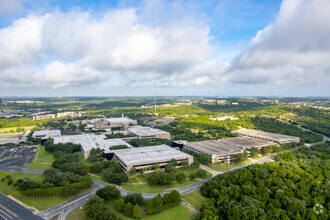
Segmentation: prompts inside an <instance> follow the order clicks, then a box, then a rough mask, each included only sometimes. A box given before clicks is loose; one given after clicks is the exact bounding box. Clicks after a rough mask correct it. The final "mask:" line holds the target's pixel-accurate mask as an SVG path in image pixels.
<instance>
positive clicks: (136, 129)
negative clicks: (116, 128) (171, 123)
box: [128, 125, 171, 141]
mask: <svg viewBox="0 0 330 220" xmlns="http://www.w3.org/2000/svg"><path fill="white" fill-rule="evenodd" d="M128 131H129V132H130V133H131V134H133V135H135V136H137V137H138V138H140V139H149V140H150V141H154V140H155V139H156V138H161V139H168V140H169V139H170V138H171V134H170V133H169V132H167V131H162V130H160V129H157V128H150V127H142V126H139V125H138V126H132V127H128Z"/></svg>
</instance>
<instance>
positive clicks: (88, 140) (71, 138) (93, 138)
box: [54, 134, 132, 152]
mask: <svg viewBox="0 0 330 220" xmlns="http://www.w3.org/2000/svg"><path fill="white" fill-rule="evenodd" d="M58 143H74V144H80V145H81V147H82V148H83V150H84V151H85V152H88V151H91V150H92V149H93V148H95V149H96V148H100V149H101V150H108V149H109V148H111V147H112V146H117V145H126V146H127V147H129V148H132V146H131V145H130V144H128V143H127V142H125V141H123V140H122V139H120V138H114V139H106V136H104V135H94V134H81V135H67V136H60V137H54V144H58Z"/></svg>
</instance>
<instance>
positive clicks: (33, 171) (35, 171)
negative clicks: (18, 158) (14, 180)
mask: <svg viewBox="0 0 330 220" xmlns="http://www.w3.org/2000/svg"><path fill="white" fill-rule="evenodd" d="M0 170H5V171H12V172H19V173H31V174H38V175H42V174H43V173H44V171H43V170H31V169H26V168H16V167H5V166H0Z"/></svg>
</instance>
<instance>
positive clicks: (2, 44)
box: [0, 0, 330, 95]
mask: <svg viewBox="0 0 330 220" xmlns="http://www.w3.org/2000/svg"><path fill="white" fill-rule="evenodd" d="M6 2H7V1H6ZM18 2H19V1H18ZM7 3H8V2H7ZM142 5H143V7H142V6H139V7H142V8H123V9H118V8H117V9H112V10H108V11H106V12H105V13H103V14H97V15H95V14H93V13H92V12H91V11H81V10H79V9H73V10H69V11H67V12H63V11H61V10H59V9H57V10H53V11H50V12H49V13H47V14H41V15H37V14H30V15H28V16H26V17H22V18H20V19H17V20H15V21H13V22H12V24H11V25H10V26H8V27H6V28H2V29H0V92H2V93H5V92H7V91H13V90H17V91H22V92H23V91H26V89H27V88H29V87H30V88H35V89H34V91H44V90H52V91H55V93H56V91H59V90H61V91H64V90H66V89H67V90H70V91H71V90H72V89H75V91H78V94H79V91H80V89H81V91H82V89H86V88H96V89H98V91H101V92H102V93H99V94H102V95H105V94H106V93H103V91H102V90H103V89H105V90H111V89H115V90H116V91H118V90H119V89H120V88H125V89H123V90H125V91H128V90H129V89H131V91H130V92H127V93H125V94H135V93H134V91H142V90H143V89H146V90H148V89H150V88H151V87H153V83H154V81H155V80H156V81H157V83H158V85H159V87H161V88H162V89H164V91H165V89H168V91H169V90H170V91H171V93H170V94H172V95H173V94H177V95H179V94H209V93H212V94H219V93H223V92H225V93H226V94H229V95H230V93H229V92H232V94H235V95H237V93H238V92H240V93H241V94H242V95H248V94H252V93H253V91H258V92H259V93H260V92H265V93H264V94H259V95H265V94H272V95H275V94H279V95H281V94H289V95H294V94H292V91H293V92H296V91H302V93H304V92H305V94H306V95H307V94H309V93H308V92H311V94H321V95H326V94H329V88H328V87H327V85H328V84H329V75H330V74H329V72H330V63H329V60H330V38H329V37H328V36H330V26H329V23H330V14H329V13H328V12H329V11H330V1H328V0H313V1H310V0H284V1H283V2H282V5H281V8H280V11H279V13H278V15H277V16H276V18H275V20H274V21H273V22H272V23H271V24H269V25H268V26H267V27H265V28H264V29H263V30H261V31H259V32H258V33H257V34H256V36H255V37H254V38H253V39H252V40H251V42H250V45H249V47H248V49H247V50H245V51H244V52H242V53H241V54H240V55H238V56H236V57H235V58H234V60H233V61H232V62H231V64H227V63H225V62H223V61H222V60H221V59H219V58H216V57H214V55H215V53H214V51H215V50H222V53H227V52H226V51H229V50H228V48H225V49H224V48H222V47H221V44H220V43H219V42H217V40H216V39H215V38H213V36H212V35H211V34H210V32H211V31H210V29H209V26H208V24H207V23H206V21H207V18H206V15H205V14H204V13H201V12H200V11H199V9H196V8H194V7H193V5H191V4H187V5H185V4H184V3H182V2H173V3H171V4H167V3H164V2H163V1H157V2H155V1H145V2H144V3H142ZM185 6H186V7H185ZM4 7H5V6H2V8H4ZM6 7H7V8H8V7H9V6H8V4H7V6H6ZM2 8H1V6H0V12H1V10H2ZM164 8H165V9H166V10H164ZM186 9H187V10H186ZM165 11H171V12H170V14H168V15H167V14H166V13H164V12H165ZM186 11H188V12H186ZM198 14H201V15H198ZM157 15H159V16H158V17H157V18H155V17H156V16H157ZM176 15H178V16H176ZM153 18H155V19H154V20H153ZM211 41H212V43H211ZM233 51H235V50H233ZM217 54H221V52H217ZM227 55H228V56H231V57H232V56H233V55H229V53H228V54H227ZM119 85H120V86H119ZM301 87H304V90H302V89H301ZM32 90H33V89H31V91H32ZM176 91H178V92H176ZM179 91H180V92H179ZM32 93H33V92H32ZM22 94H25V93H22ZM76 94H77V93H76ZM120 94H122V93H117V94H113V95H120ZM125 94H124V95H125Z"/></svg>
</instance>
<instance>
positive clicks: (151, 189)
mask: <svg viewBox="0 0 330 220" xmlns="http://www.w3.org/2000/svg"><path fill="white" fill-rule="evenodd" d="M197 182H199V181H198V180H186V181H184V182H183V183H173V184H171V185H166V186H160V185H150V184H136V185H132V184H123V185H122V187H123V188H124V189H126V190H128V191H132V192H140V193H162V192H164V190H165V189H173V188H183V187H185V186H189V185H191V184H194V183H197Z"/></svg>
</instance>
